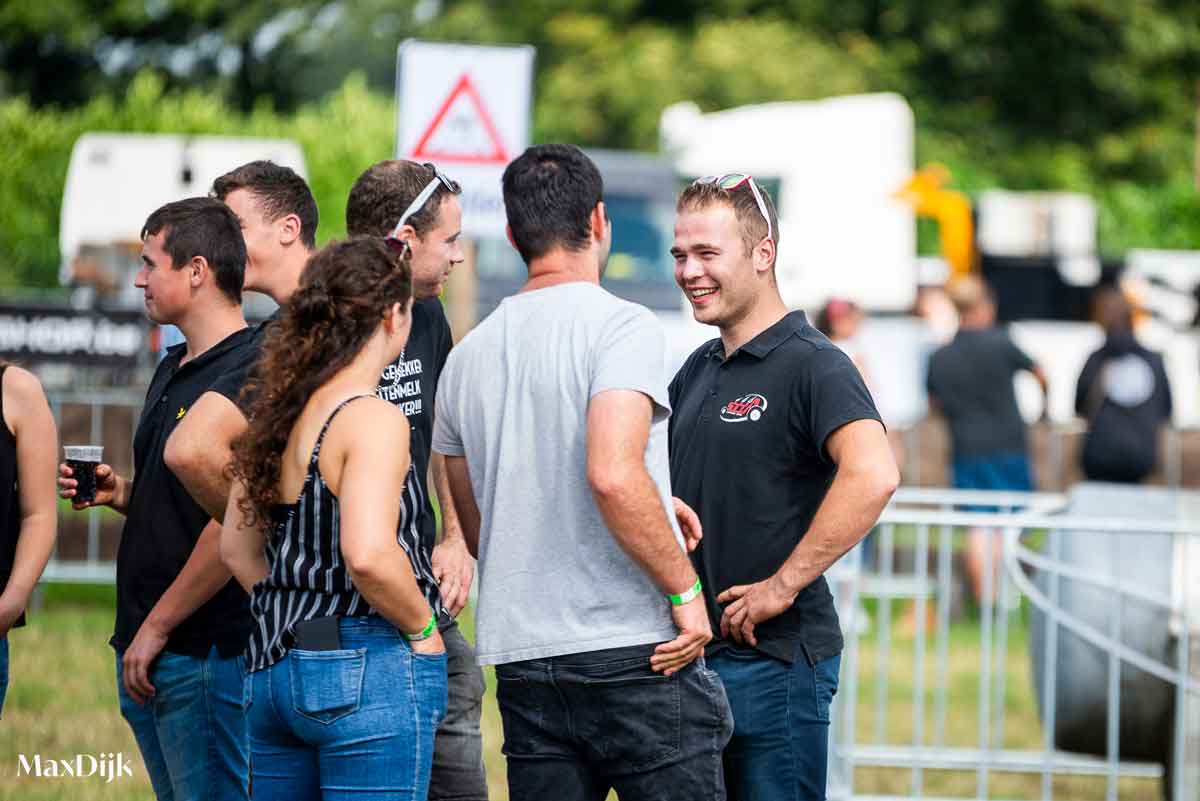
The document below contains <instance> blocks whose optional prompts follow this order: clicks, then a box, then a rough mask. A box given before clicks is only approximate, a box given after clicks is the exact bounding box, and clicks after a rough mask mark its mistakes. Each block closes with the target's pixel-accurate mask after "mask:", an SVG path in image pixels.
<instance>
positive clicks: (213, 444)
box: [166, 161, 317, 521]
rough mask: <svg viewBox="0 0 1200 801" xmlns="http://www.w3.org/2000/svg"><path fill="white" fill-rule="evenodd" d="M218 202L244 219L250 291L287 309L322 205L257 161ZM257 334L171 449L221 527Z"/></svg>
mask: <svg viewBox="0 0 1200 801" xmlns="http://www.w3.org/2000/svg"><path fill="white" fill-rule="evenodd" d="M212 195H213V197H215V198H217V199H218V200H220V201H223V202H224V203H225V205H227V206H229V208H230V209H232V210H233V212H234V214H236V215H237V218H238V222H239V224H240V225H241V230H242V236H243V238H244V239H245V242H246V279H245V286H244V287H243V289H244V290H245V291H247V292H261V293H263V294H264V295H268V296H269V297H270V298H271V299H272V300H274V301H275V302H276V303H278V304H280V305H283V304H284V303H285V302H287V299H288V298H289V297H291V295H292V293H293V292H294V291H296V287H297V286H299V285H300V274H301V273H302V272H303V271H304V266H305V265H306V264H308V257H309V256H310V255H311V254H312V251H313V249H314V248H315V246H316V236H317V202H316V200H314V199H313V195H312V192H311V191H310V190H309V188H308V184H306V183H305V182H304V179H303V178H301V177H300V176H299V175H297V174H296V173H295V172H294V171H292V170H291V169H290V168H288V167H282V166H280V165H278V164H274V163H272V162H270V161H252V162H250V163H249V164H243V165H242V166H241V167H238V168H237V169H234V170H231V171H230V172H227V173H225V174H224V175H222V176H221V177H219V178H217V179H216V180H215V181H213V187H212ZM278 314H279V312H278V311H276V313H275V315H272V316H271V317H270V318H268V319H267V320H266V321H265V322H263V323H260V324H259V325H258V326H257V327H256V328H255V330H254V342H253V346H252V347H251V348H250V349H249V350H248V351H247V352H246V358H245V359H243V360H242V361H241V362H239V363H237V364H235V365H233V367H232V369H230V370H228V371H227V372H226V373H225V374H224V375H222V376H219V377H218V378H217V379H216V380H215V381H214V382H213V384H212V387H211V388H209V391H208V392H205V393H204V395H203V396H201V398H200V400H198V401H197V402H196V404H195V406H194V407H193V408H192V411H191V413H190V414H188V416H187V417H186V418H185V419H184V420H183V422H181V423H180V424H179V426H178V427H177V428H176V430H175V433H174V434H172V435H171V439H170V440H169V441H168V442H167V451H166V460H167V466H168V467H170V468H171V470H172V471H173V472H174V473H175V475H177V476H179V480H180V481H181V482H183V485H184V486H185V487H187V489H188V492H190V493H191V494H192V497H193V498H195V499H196V501H197V502H198V503H199V504H200V505H201V506H203V507H204V509H205V511H207V512H208V513H209V514H210V515H211V516H212V518H213V519H214V520H217V521H223V520H224V519H225V506H226V504H227V503H228V501H229V477H228V475H227V474H226V472H225V467H226V465H228V464H229V463H230V462H231V461H232V460H233V441H234V440H235V439H237V438H238V437H239V436H241V435H242V432H243V431H245V430H246V426H247V425H248V422H247V420H246V410H247V408H248V406H249V402H248V399H246V398H244V397H242V394H241V393H242V388H243V387H244V386H245V385H246V381H247V380H248V379H249V377H250V373H251V371H252V369H253V367H254V364H255V362H257V360H258V354H259V351H260V350H261V348H262V340H263V336H264V335H265V334H266V329H267V326H268V325H270V324H271V322H273V321H274V319H275V317H276V316H278Z"/></svg>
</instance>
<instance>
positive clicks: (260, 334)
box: [209, 309, 282, 418]
mask: <svg viewBox="0 0 1200 801" xmlns="http://www.w3.org/2000/svg"><path fill="white" fill-rule="evenodd" d="M281 313H282V309H276V310H275V313H274V314H272V315H271V316H270V317H268V318H267V319H265V320H263V321H262V322H261V323H259V324H258V325H256V326H255V327H254V329H253V330H254V335H253V337H252V338H251V340H250V347H248V348H246V350H245V353H246V358H245V360H243V361H242V362H240V363H238V364H236V365H234V366H233V367H232V368H231V369H230V370H229V371H228V372H226V373H225V374H224V375H222V376H221V377H220V378H218V379H217V380H216V381H214V382H213V384H212V386H211V387H210V388H209V389H211V390H212V391H213V392H216V393H218V394H220V395H224V396H225V397H226V398H229V400H230V401H232V402H233V403H234V404H235V405H236V406H237V407H238V408H239V409H241V411H242V414H243V415H244V416H246V417H247V418H248V417H249V416H250V406H251V403H252V402H253V398H252V397H250V396H246V397H243V396H242V389H243V388H245V386H246V382H247V381H249V380H250V376H251V375H252V374H253V373H254V369H255V367H257V366H258V357H259V355H260V354H261V353H262V346H263V340H264V339H265V338H266V336H267V326H269V325H271V324H272V323H274V322H275V321H276V320H278V319H279V315H280V314H281Z"/></svg>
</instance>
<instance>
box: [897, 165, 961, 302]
mask: <svg viewBox="0 0 1200 801" xmlns="http://www.w3.org/2000/svg"><path fill="white" fill-rule="evenodd" d="M949 182H950V171H949V170H948V169H946V168H945V167H944V166H943V165H941V164H929V165H927V166H925V167H922V168H921V169H920V170H917V172H915V173H913V176H912V177H911V178H909V179H908V181H907V182H906V183H905V184H904V186H902V187H900V188H899V189H898V190H896V197H897V198H899V199H900V200H903V201H905V202H906V203H908V204H909V205H910V206H912V207H913V211H914V212H916V214H917V216H918V217H927V218H929V219H932V220H936V221H937V224H938V232H939V235H940V237H941V242H942V256H943V257H944V258H945V259H946V264H947V265H949V267H950V278H951V279H954V278H958V277H961V276H965V275H970V274H971V272H972V271H973V270H974V269H975V265H976V263H977V254H976V252H975V226H974V223H973V222H972V220H971V201H970V200H969V199H968V198H967V196H966V195H964V194H963V193H962V192H959V191H957V190H954V189H947V188H946V184H948V183H949Z"/></svg>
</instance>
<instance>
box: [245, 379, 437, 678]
mask: <svg viewBox="0 0 1200 801" xmlns="http://www.w3.org/2000/svg"><path fill="white" fill-rule="evenodd" d="M369 397H374V396H372V395H356V396H355V397H353V398H347V399H346V400H344V401H342V402H341V403H339V404H338V405H337V408H335V409H334V410H333V412H332V413H331V414H330V415H329V418H328V419H327V420H326V421H325V425H324V426H322V427H321V432H320V434H319V435H318V436H317V442H316V444H315V445H314V446H313V452H312V456H311V458H310V459H309V461H308V472H307V473H306V474H305V477H304V484H303V486H302V487H301V488H300V495H299V497H298V498H297V499H296V501H295V502H294V503H288V504H276V505H275V506H274V507H272V509H271V522H272V529H271V533H270V535H269V536H268V537H267V544H266V549H267V577H266V578H265V579H263V580H262V581H260V582H259V583H258V584H256V585H255V586H254V591H253V592H252V593H251V596H250V612H251V614H252V615H253V616H254V626H253V628H252V629H251V632H250V641H249V643H248V645H247V647H246V654H245V658H246V669H247V670H251V671H254V670H262V669H263V668H267V667H270V666H271V665H273V664H275V663H276V662H278V661H279V660H280V659H282V658H283V656H284V655H285V654H286V653H287V652H288V649H289V648H291V647H292V644H293V642H294V640H295V627H296V624H297V623H300V622H303V621H305V620H312V619H314V618H318V617H328V616H331V615H332V616H336V617H361V616H366V615H372V614H376V612H375V610H374V609H372V608H371V605H370V604H369V603H367V600H366V599H365V598H363V597H362V595H361V594H359V592H358V590H357V589H355V587H354V584H353V583H352V582H351V581H350V573H349V571H348V570H347V569H346V565H345V563H344V562H343V561H342V553H341V527H340V523H341V512H340V509H339V507H338V499H337V496H336V495H334V494H333V492H332V491H331V490H330V489H329V486H328V485H327V484H326V483H325V479H324V478H323V477H322V476H321V469H320V464H319V461H320V457H321V445H322V443H323V442H324V441H325V434H326V433H327V432H328V431H329V426H330V424H331V423H332V422H333V419H334V418H335V417H336V416H337V414H338V412H340V411H341V410H342V409H344V408H346V405H347V404H349V403H351V402H352V401H355V400H358V399H359V398H369ZM414 483H416V473H415V472H414V468H413V467H412V465H410V466H409V471H408V477H407V478H406V480H405V485H406V491H404V492H402V493H401V496H400V519H399V521H398V523H397V527H396V540H397V542H398V543H399V544H400V546H401V548H403V549H404V552H405V553H407V554H408V558H409V561H410V562H412V563H413V572H414V573H415V574H416V577H417V585H418V586H419V587H420V588H421V592H422V594H423V595H424V596H425V598H426V600H428V601H429V604H430V606H431V607H432V608H433V611H434V612H436V613H437V614H438V615H439V616H440V615H441V614H442V613H443V608H442V603H441V596H440V594H439V592H438V587H437V584H435V583H432V582H431V581H430V580H428V579H426V578H424V577H423V575H422V571H421V570H419V569H418V568H417V560H418V559H419V558H420V554H419V553H414V550H413V546H412V543H411V542H410V541H409V538H407V537H405V536H404V534H405V533H406V532H407V531H408V530H409V528H410V522H411V521H412V520H413V519H414V517H415V516H416V515H417V508H416V506H415V500H416V499H415V498H414V496H413V494H412V493H411V492H408V491H407V487H408V486H411V485H413V484H414Z"/></svg>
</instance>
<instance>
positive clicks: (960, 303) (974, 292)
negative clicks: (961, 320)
mask: <svg viewBox="0 0 1200 801" xmlns="http://www.w3.org/2000/svg"><path fill="white" fill-rule="evenodd" d="M946 294H947V295H949V296H950V302H951V303H953V304H954V309H955V311H957V312H958V313H959V315H960V316H961V315H964V314H967V313H968V312H971V311H973V310H975V309H976V308H978V307H979V305H980V304H982V303H992V302H993V301H994V300H995V298H993V296H992V288H991V287H990V286H988V283H987V281H984V280H983V279H982V278H980V277H979V276H977V275H967V276H963V277H961V278H955V279H954V280H952V281H951V282H950V283H949V284H947V286H946Z"/></svg>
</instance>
